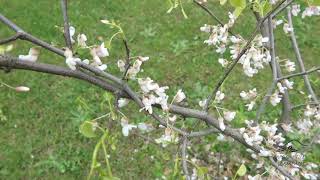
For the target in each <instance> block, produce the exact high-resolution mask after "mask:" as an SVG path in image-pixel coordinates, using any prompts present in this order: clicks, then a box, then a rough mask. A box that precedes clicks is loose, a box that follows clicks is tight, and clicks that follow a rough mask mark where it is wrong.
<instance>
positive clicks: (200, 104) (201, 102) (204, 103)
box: [199, 99, 207, 108]
mask: <svg viewBox="0 0 320 180" xmlns="http://www.w3.org/2000/svg"><path fill="white" fill-rule="evenodd" d="M206 103H207V99H204V100H202V101H199V106H200V107H202V108H204V107H205V105H206Z"/></svg>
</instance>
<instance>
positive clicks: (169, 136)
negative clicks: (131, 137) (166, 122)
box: [155, 128, 179, 147]
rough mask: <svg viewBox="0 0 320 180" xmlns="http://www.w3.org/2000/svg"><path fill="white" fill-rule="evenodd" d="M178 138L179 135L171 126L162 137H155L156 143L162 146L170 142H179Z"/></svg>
mask: <svg viewBox="0 0 320 180" xmlns="http://www.w3.org/2000/svg"><path fill="white" fill-rule="evenodd" d="M178 140H179V139H178V137H176V136H175V134H174V132H173V130H172V129H170V128H166V129H165V132H164V134H163V135H162V136H161V137H160V138H158V139H155V141H156V143H158V144H162V147H166V146H167V145H169V144H170V143H177V142H178Z"/></svg>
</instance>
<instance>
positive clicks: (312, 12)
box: [302, 6, 320, 18]
mask: <svg viewBox="0 0 320 180" xmlns="http://www.w3.org/2000/svg"><path fill="white" fill-rule="evenodd" d="M319 15H320V6H309V7H307V8H306V9H305V10H304V11H303V12H302V18H305V17H306V16H308V17H310V16H319Z"/></svg>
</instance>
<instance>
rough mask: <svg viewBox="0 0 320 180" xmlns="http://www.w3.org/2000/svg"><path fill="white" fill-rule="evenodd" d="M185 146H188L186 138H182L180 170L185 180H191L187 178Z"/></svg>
mask: <svg viewBox="0 0 320 180" xmlns="http://www.w3.org/2000/svg"><path fill="white" fill-rule="evenodd" d="M187 144H188V138H187V137H186V136H184V137H183V140H182V145H181V159H182V169H183V173H184V175H185V177H186V180H191V178H190V176H189V170H188V164H187V152H186V150H187Z"/></svg>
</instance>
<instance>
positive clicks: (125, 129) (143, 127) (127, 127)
mask: <svg viewBox="0 0 320 180" xmlns="http://www.w3.org/2000/svg"><path fill="white" fill-rule="evenodd" d="M121 127H122V134H123V136H129V132H130V131H131V130H132V129H134V128H138V129H139V130H140V131H142V132H150V131H152V130H153V129H154V128H153V127H152V125H151V124H146V123H139V124H137V125H136V124H129V122H128V120H127V119H126V118H121Z"/></svg>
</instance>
